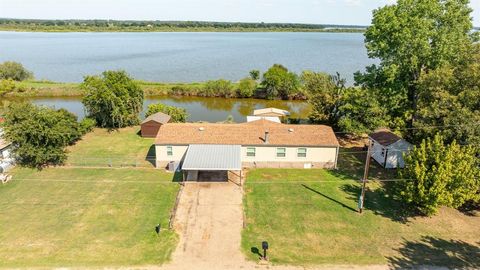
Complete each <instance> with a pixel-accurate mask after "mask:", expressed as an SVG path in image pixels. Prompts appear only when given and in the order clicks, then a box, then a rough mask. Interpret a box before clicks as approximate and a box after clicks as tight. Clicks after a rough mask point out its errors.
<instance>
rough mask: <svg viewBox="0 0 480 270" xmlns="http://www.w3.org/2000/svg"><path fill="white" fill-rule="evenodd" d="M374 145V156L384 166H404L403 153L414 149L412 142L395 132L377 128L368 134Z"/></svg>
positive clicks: (389, 167)
mask: <svg viewBox="0 0 480 270" xmlns="http://www.w3.org/2000/svg"><path fill="white" fill-rule="evenodd" d="M368 138H369V140H370V143H371V145H372V158H373V159H374V160H375V161H377V162H378V163H379V164H380V165H382V166H383V167H384V168H387V169H392V168H403V167H404V166H405V162H404V160H403V155H404V154H405V153H407V152H408V151H409V150H410V149H412V147H413V146H412V144H410V143H409V142H407V141H406V140H404V139H402V138H401V137H399V136H398V135H396V134H395V133H393V132H391V131H389V130H387V129H382V130H377V131H375V132H374V133H372V134H370V135H368Z"/></svg>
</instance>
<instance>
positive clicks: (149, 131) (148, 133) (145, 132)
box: [140, 121, 162, 138]
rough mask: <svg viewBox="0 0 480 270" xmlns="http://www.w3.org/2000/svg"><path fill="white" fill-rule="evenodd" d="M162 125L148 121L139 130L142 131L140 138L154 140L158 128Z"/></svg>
mask: <svg viewBox="0 0 480 270" xmlns="http://www.w3.org/2000/svg"><path fill="white" fill-rule="evenodd" d="M161 126H162V124H160V123H157V122H155V121H148V122H147V123H144V124H142V125H141V127H140V128H141V130H142V137H147V138H155V137H157V134H158V131H159V130H160V127H161Z"/></svg>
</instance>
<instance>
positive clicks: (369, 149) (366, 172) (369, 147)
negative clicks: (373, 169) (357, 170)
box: [358, 140, 372, 214]
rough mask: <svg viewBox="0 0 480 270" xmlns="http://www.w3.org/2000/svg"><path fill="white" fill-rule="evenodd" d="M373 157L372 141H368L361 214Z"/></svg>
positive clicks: (359, 206) (359, 204) (360, 200)
mask: <svg viewBox="0 0 480 270" xmlns="http://www.w3.org/2000/svg"><path fill="white" fill-rule="evenodd" d="M371 158H372V142H370V140H369V141H368V150H367V159H366V160H365V171H364V172H363V179H362V194H360V198H359V201H358V212H360V214H361V213H362V211H363V204H364V201H365V189H366V188H367V181H368V170H369V169H370V159H371Z"/></svg>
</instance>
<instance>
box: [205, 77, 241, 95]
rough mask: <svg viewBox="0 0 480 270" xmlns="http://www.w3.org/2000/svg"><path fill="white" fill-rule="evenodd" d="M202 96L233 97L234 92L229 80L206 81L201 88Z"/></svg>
mask: <svg viewBox="0 0 480 270" xmlns="http://www.w3.org/2000/svg"><path fill="white" fill-rule="evenodd" d="M201 94H202V96H205V97H227V98H228V97H234V96H235V92H234V90H233V85H232V82H231V81H228V80H223V79H220V80H215V81H207V82H206V83H205V86H204V87H203V90H202V93H201Z"/></svg>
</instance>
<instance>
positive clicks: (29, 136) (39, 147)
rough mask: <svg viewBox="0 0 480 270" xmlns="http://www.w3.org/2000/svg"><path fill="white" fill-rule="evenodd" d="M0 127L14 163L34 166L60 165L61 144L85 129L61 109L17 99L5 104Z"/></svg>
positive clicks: (78, 136)
mask: <svg viewBox="0 0 480 270" xmlns="http://www.w3.org/2000/svg"><path fill="white" fill-rule="evenodd" d="M3 128H4V131H5V138H6V139H7V140H9V141H10V142H12V144H13V146H14V147H13V155H14V157H15V158H16V161H17V163H18V164H20V165H22V166H27V167H35V168H41V167H44V166H48V165H60V164H62V163H63V162H64V161H65V160H66V158H67V156H66V152H65V147H66V146H68V145H70V144H72V143H74V142H75V141H76V140H78V139H80V137H81V136H82V135H83V134H84V133H85V132H87V131H88V130H86V129H85V128H83V127H82V126H81V125H80V124H79V123H78V122H77V117H76V116H75V115H74V114H72V113H70V112H68V111H66V110H64V109H60V110H54V109H50V108H47V107H38V106H35V105H33V104H31V103H17V102H15V103H12V104H11V105H10V106H9V107H8V109H7V111H6V113H5V122H4V124H3Z"/></svg>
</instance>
